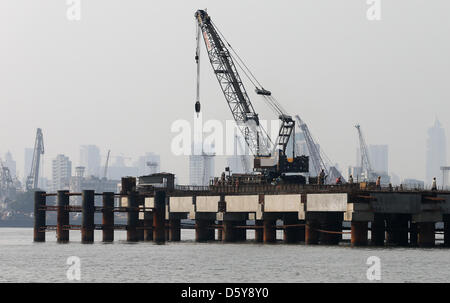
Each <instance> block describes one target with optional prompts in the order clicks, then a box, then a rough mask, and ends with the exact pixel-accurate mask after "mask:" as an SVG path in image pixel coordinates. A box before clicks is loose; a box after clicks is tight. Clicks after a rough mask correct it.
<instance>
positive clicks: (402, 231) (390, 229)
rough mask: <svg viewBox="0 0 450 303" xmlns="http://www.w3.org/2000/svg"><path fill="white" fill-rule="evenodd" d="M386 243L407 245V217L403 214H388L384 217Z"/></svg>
mask: <svg viewBox="0 0 450 303" xmlns="http://www.w3.org/2000/svg"><path fill="white" fill-rule="evenodd" d="M386 244H388V245H399V246H407V245H408V217H407V215H403V214H393V215H388V216H387V218H386Z"/></svg>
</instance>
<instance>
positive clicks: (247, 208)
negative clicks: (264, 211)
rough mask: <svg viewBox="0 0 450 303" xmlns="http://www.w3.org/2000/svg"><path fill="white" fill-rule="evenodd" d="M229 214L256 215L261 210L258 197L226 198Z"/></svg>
mask: <svg viewBox="0 0 450 303" xmlns="http://www.w3.org/2000/svg"><path fill="white" fill-rule="evenodd" d="M225 202H226V205H227V207H226V209H227V212H231V213H237V212H254V213H256V212H257V211H258V208H259V197H258V195H248V196H225Z"/></svg>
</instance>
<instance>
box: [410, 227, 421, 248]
mask: <svg viewBox="0 0 450 303" xmlns="http://www.w3.org/2000/svg"><path fill="white" fill-rule="evenodd" d="M418 231H419V230H418V227H417V223H415V222H412V221H411V222H410V225H409V244H410V245H411V246H417V240H418V235H419V234H418Z"/></svg>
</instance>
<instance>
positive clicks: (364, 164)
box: [355, 124, 373, 177]
mask: <svg viewBox="0 0 450 303" xmlns="http://www.w3.org/2000/svg"><path fill="white" fill-rule="evenodd" d="M355 128H356V129H357V130H358V136H359V149H360V152H361V170H362V171H363V172H364V169H366V170H367V173H368V176H367V177H369V176H370V173H372V172H373V170H372V165H371V164H370V158H369V150H368V149H367V145H366V141H365V140H364V136H363V133H362V130H361V126H360V125H359V124H358V125H355Z"/></svg>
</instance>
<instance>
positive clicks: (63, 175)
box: [52, 154, 72, 191]
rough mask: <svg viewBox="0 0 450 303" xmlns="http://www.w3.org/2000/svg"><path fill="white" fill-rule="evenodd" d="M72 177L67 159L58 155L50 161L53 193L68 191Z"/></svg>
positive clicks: (70, 165)
mask: <svg viewBox="0 0 450 303" xmlns="http://www.w3.org/2000/svg"><path fill="white" fill-rule="evenodd" d="M71 176H72V162H71V161H70V160H69V157H66V156H64V155H61V154H60V155H58V156H56V158H55V159H53V161H52V189H53V191H57V190H63V189H69V185H70V178H71Z"/></svg>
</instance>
